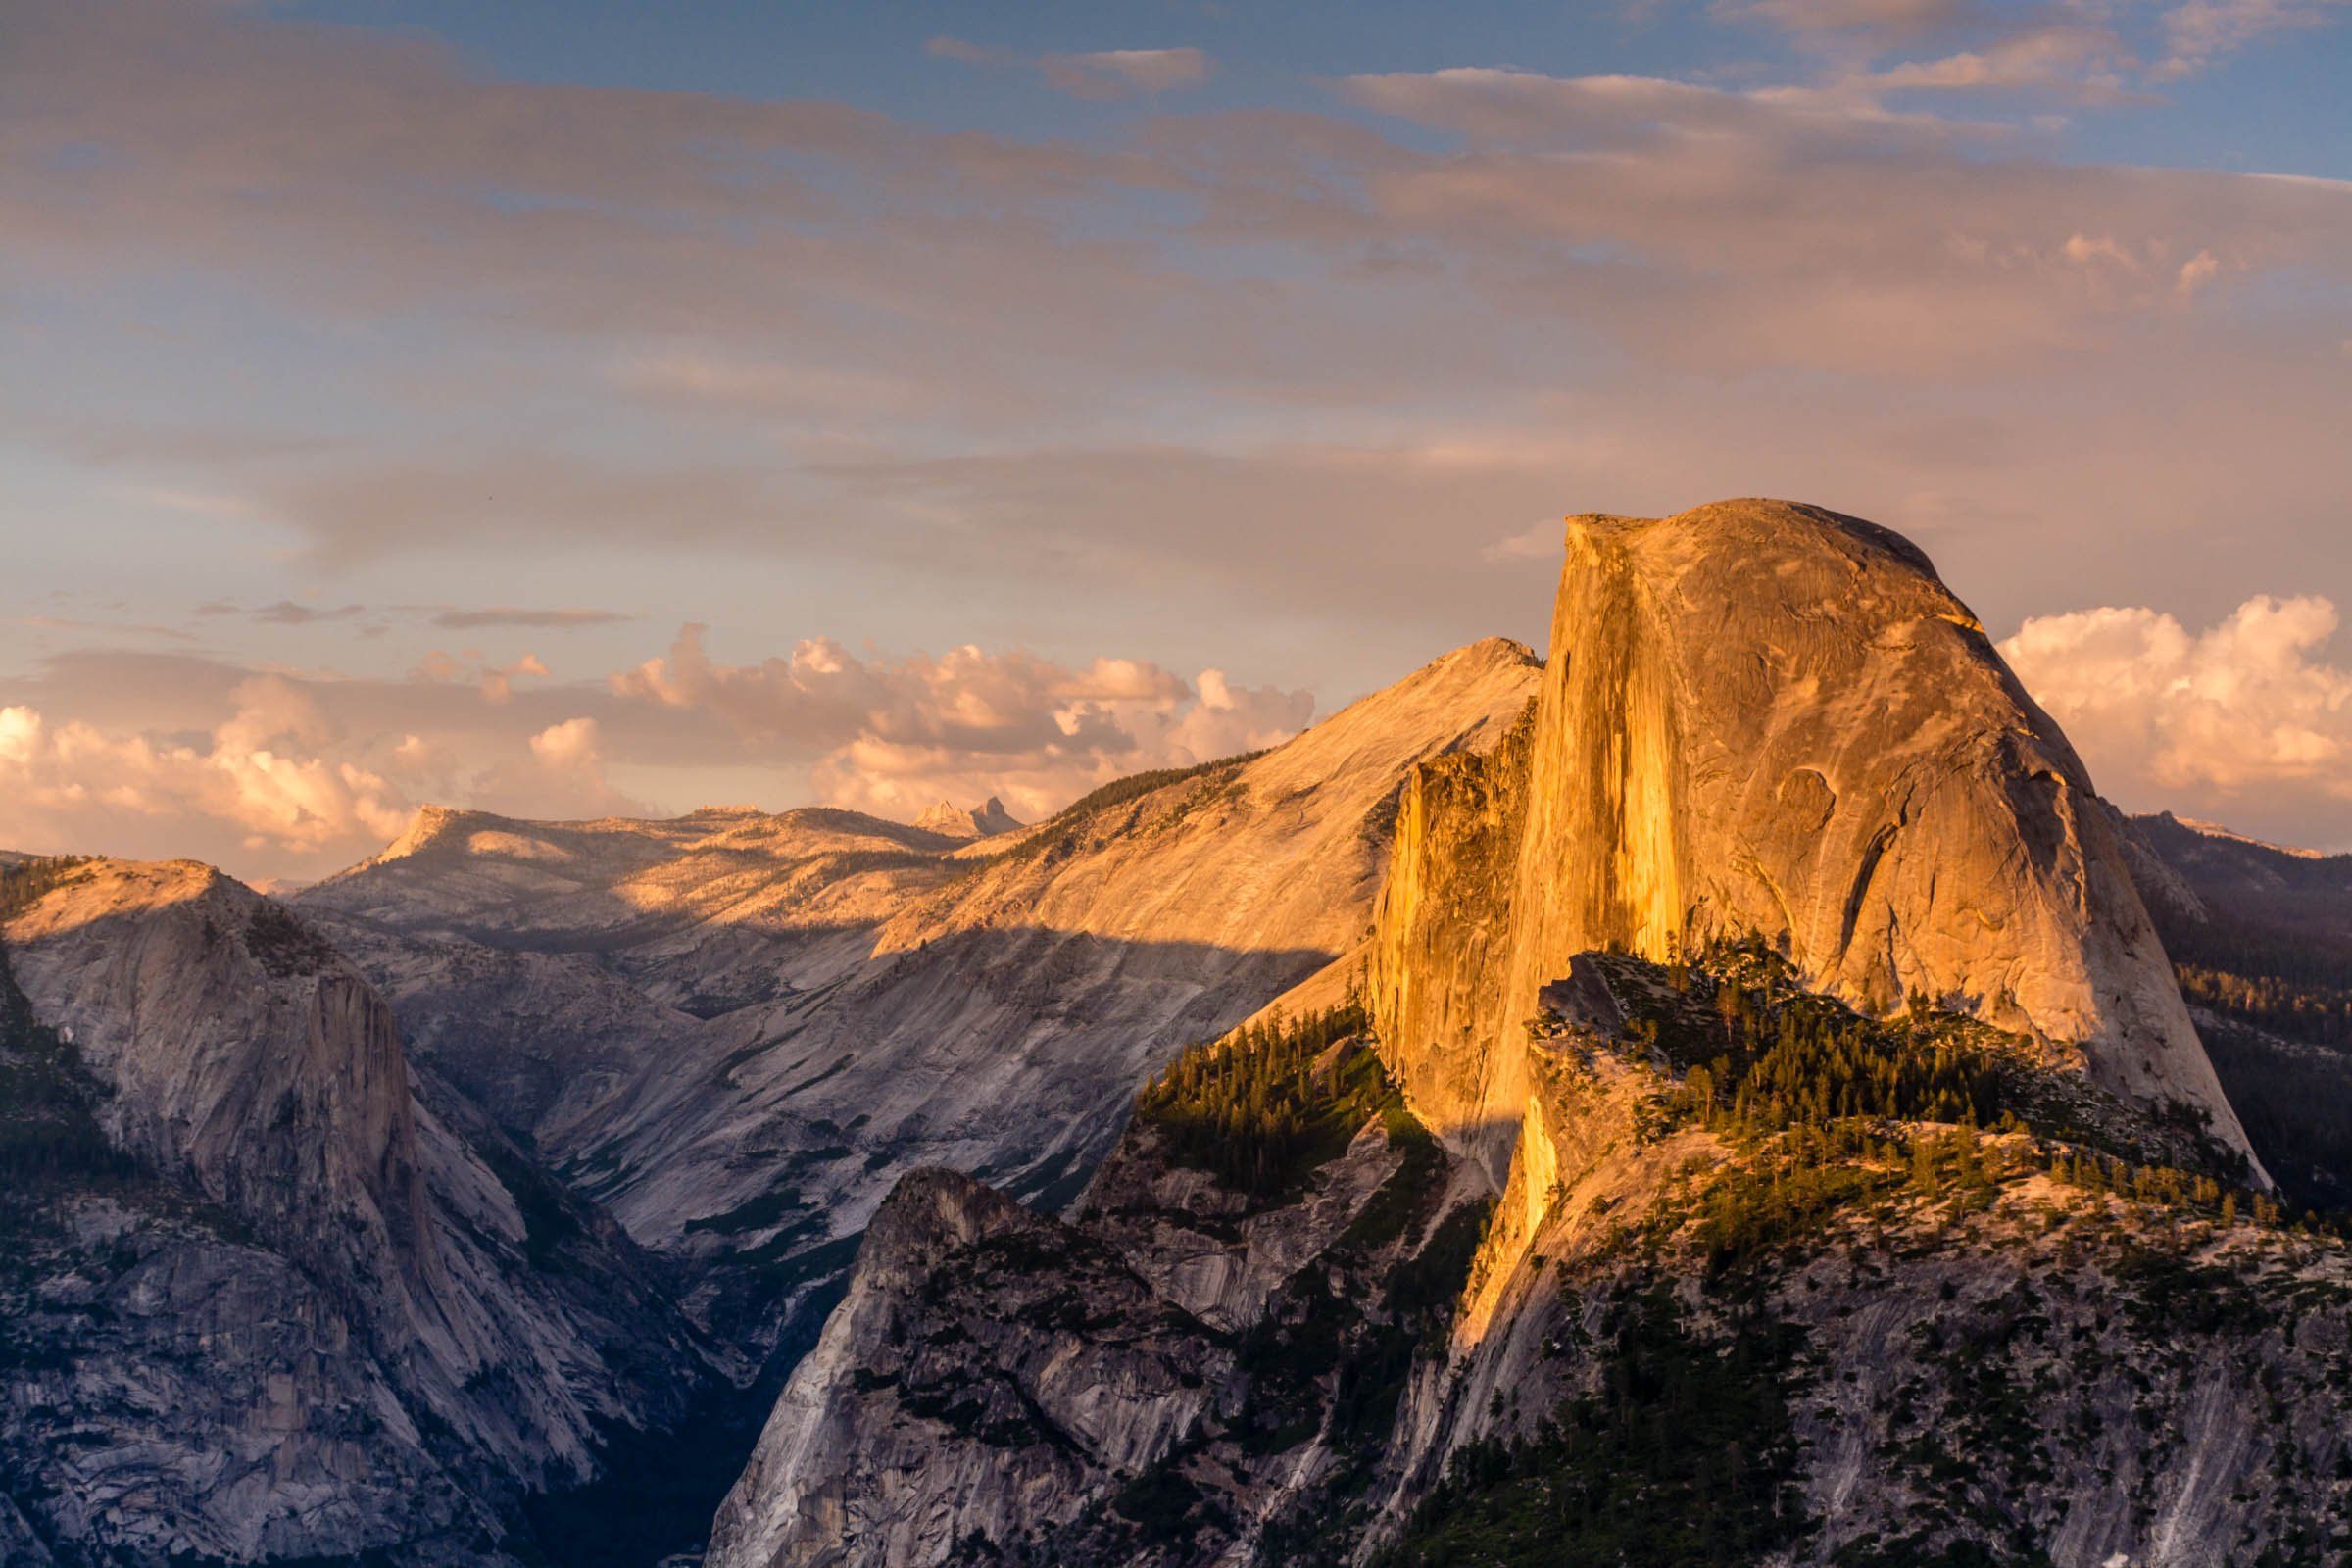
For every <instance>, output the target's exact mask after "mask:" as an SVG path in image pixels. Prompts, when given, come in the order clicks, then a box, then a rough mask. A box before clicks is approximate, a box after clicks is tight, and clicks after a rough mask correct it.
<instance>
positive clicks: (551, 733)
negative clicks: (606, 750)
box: [531, 718, 603, 768]
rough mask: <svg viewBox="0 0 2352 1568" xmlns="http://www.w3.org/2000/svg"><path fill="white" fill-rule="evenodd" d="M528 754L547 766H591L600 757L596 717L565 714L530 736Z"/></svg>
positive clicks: (595, 763)
mask: <svg viewBox="0 0 2352 1568" xmlns="http://www.w3.org/2000/svg"><path fill="white" fill-rule="evenodd" d="M531 755H532V756H533V757H536V758H537V759H539V760H540V761H542V762H545V763H546V764H547V765H548V766H550V767H579V768H592V767H595V766H596V765H597V764H598V762H599V761H601V760H603V759H602V755H601V754H600V753H599V752H598V750H597V736H596V720H595V719H593V718H567V719H565V720H564V722H563V723H561V724H550V725H548V726H547V728H545V729H543V730H541V731H540V732H539V733H538V734H536V735H534V736H532V737H531Z"/></svg>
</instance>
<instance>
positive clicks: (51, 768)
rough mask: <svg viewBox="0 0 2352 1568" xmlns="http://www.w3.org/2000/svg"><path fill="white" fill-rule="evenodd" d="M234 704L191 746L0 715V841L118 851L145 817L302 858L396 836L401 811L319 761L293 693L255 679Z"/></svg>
mask: <svg viewBox="0 0 2352 1568" xmlns="http://www.w3.org/2000/svg"><path fill="white" fill-rule="evenodd" d="M234 695H235V701H236V708H235V711H233V712H232V713H231V714H230V715H229V716H228V717H227V718H226V719H224V720H223V721H222V722H221V724H220V725H219V726H217V727H216V728H215V729H214V730H213V732H212V734H211V735H210V737H209V738H208V739H207V740H206V741H205V742H203V743H201V744H191V743H185V742H180V741H175V740H172V739H169V738H164V737H158V736H155V735H151V734H146V733H142V732H137V731H123V730H114V729H105V728H100V727H98V726H96V725H92V724H88V723H84V722H80V721H78V720H66V721H63V722H59V723H52V722H50V721H49V719H48V718H47V717H46V716H45V715H44V714H42V713H41V712H40V711H38V710H36V709H32V708H26V707H10V708H6V709H0V839H4V840H8V841H10V842H14V843H19V844H30V845H32V846H34V847H37V848H53V849H54V848H80V847H84V846H99V847H106V846H109V845H111V844H114V843H119V842H121V839H122V835H123V827H122V822H123V818H149V819H163V820H165V821H181V822H188V821H194V822H204V823H210V824H218V825H222V826H225V827H226V828H228V829H230V830H231V831H233V832H234V833H235V834H236V835H237V838H238V842H239V845H240V847H241V848H243V849H245V850H247V851H261V850H268V849H278V850H285V851H291V852H295V853H297V854H311V853H315V852H319V851H323V850H330V849H335V848H349V847H356V846H361V845H367V844H371V843H376V842H380V841H381V840H383V839H385V838H388V837H390V836H391V835H392V834H394V833H397V832H398V831H399V830H400V826H401V824H402V822H403V821H404V820H405V819H406V815H407V811H408V803H407V802H406V801H405V800H404V799H403V798H402V797H401V795H400V793H399V792H398V791H397V790H396V789H394V788H393V787H392V786H391V785H389V784H388V783H386V781H385V780H384V779H383V778H381V777H380V776H378V775H377V774H375V773H373V772H370V771H368V769H366V768H364V767H360V766H357V765H355V764H354V763H352V762H350V761H345V760H336V759H335V758H334V757H332V756H330V755H322V754H321V751H320V747H321V745H322V743H324V742H325V741H326V740H327V739H328V737H327V736H326V735H325V734H324V733H323V732H324V724H323V721H322V720H321V718H320V716H319V711H318V709H317V707H316V705H314V704H313V703H312V702H311V701H310V700H309V698H308V697H307V695H306V694H305V693H303V692H302V690H301V689H300V688H299V687H297V686H295V685H293V684H292V683H290V682H288V681H285V680H282V679H277V678H273V677H261V678H258V679H255V680H251V681H248V682H246V683H245V684H244V685H242V686H240V687H238V688H237V690H236V693H235V694H234ZM207 836H208V837H209V835H207ZM199 847H200V844H199V843H197V842H192V843H191V845H190V851H189V853H195V852H196V850H197V849H198V848H199Z"/></svg>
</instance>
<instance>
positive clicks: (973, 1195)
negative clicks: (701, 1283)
mask: <svg viewBox="0 0 2352 1568" xmlns="http://www.w3.org/2000/svg"><path fill="white" fill-rule="evenodd" d="M1106 1328H1107V1329H1111V1330H1113V1331H1114V1332H1104V1330H1105V1329H1106ZM1233 1366H1234V1358H1233V1352H1232V1351H1231V1349H1230V1348H1227V1347H1225V1346H1222V1345H1220V1344H1218V1343H1217V1342H1216V1341H1215V1340H1214V1339H1213V1338H1212V1337H1210V1336H1209V1335H1208V1334H1206V1333H1204V1332H1203V1330H1202V1328H1201V1325H1200V1324H1199V1323H1198V1322H1197V1321H1194V1320H1193V1319H1191V1318H1190V1317H1188V1316H1187V1315H1186V1314H1185V1313H1183V1312H1182V1311H1181V1310H1180V1309H1178V1308H1176V1307H1174V1306H1172V1305H1170V1304H1169V1303H1167V1302H1165V1301H1163V1300H1161V1299H1157V1298H1155V1297H1154V1296H1153V1295H1152V1292H1151V1290H1150V1289H1149V1288H1148V1287H1147V1286H1146V1285H1145V1284H1144V1282H1143V1281H1142V1280H1141V1279H1140V1278H1138V1277H1137V1276H1136V1274H1135V1273H1134V1272H1133V1271H1132V1270H1131V1269H1129V1268H1128V1267H1127V1266H1126V1264H1125V1263H1124V1262H1123V1261H1122V1260H1121V1259H1120V1258H1119V1256H1118V1254H1117V1253H1116V1252H1114V1251H1112V1250H1110V1249H1108V1248H1106V1247H1104V1246H1103V1245H1102V1244H1101V1243H1100V1242H1098V1241H1095V1240H1094V1239H1093V1238H1091V1237H1088V1236H1086V1235H1085V1234H1084V1233H1082V1232H1079V1231H1076V1230H1073V1229H1071V1228H1069V1227H1067V1226H1063V1225H1059V1224H1057V1223H1055V1222H1054V1221H1053V1220H1051V1219H1047V1218H1043V1217H1041V1216H1038V1215H1035V1214H1031V1213H1030V1212H1028V1211H1027V1210H1025V1209H1023V1208H1021V1207H1020V1206H1019V1205H1018V1204H1015V1203H1013V1202H1011V1201H1008V1200H1006V1199H1005V1198H1003V1197H1001V1196H999V1195H998V1194H996V1193H994V1192H991V1191H990V1190H989V1189H987V1188H985V1187H982V1186H980V1185H979V1184H978V1183H976V1182H973V1181H972V1180H971V1179H970V1178H968V1177H964V1176H959V1175H957V1174H956V1173H955V1172H952V1171H943V1170H922V1171H916V1172H914V1173H912V1174H910V1175H908V1176H907V1177H906V1178H905V1179H904V1180H903V1181H901V1182H900V1183H899V1185H898V1187H897V1189H896V1190H895V1191H894V1192H893V1193H892V1195H891V1199H890V1201H888V1202H887V1203H885V1204H884V1205H883V1206H882V1208H881V1209H880V1210H879V1211H878V1212H877V1213H876V1214H875V1216H874V1221H873V1224H872V1225H871V1226H870V1227H868V1229H867V1232H866V1236H865V1242H864V1246H863V1247H862V1249H861V1250H860V1251H859V1255H858V1270H857V1273H856V1275H855V1277H854V1278H853V1280H852V1283H851V1287H850V1293H849V1296H848V1298H847V1299H845V1300H844V1301H843V1302H842V1304H841V1306H840V1307H839V1308H838V1309H837V1310H836V1311H835V1312H834V1314H833V1316H832V1318H831V1319H830V1320H829V1321H828V1322H827V1324H826V1326H825V1333H824V1337H823V1338H822V1339H821V1340H820V1341H819V1342H818V1343H817V1347H816V1349H815V1350H814V1351H813V1352H812V1353H811V1354H810V1355H809V1358H808V1359H807V1360H806V1361H804V1362H803V1363H802V1365H801V1367H800V1368H799V1369H798V1371H796V1373H795V1374H794V1377H793V1379H792V1382H791V1383H790V1384H789V1385H788V1386H787V1387H786V1390H785V1393H784V1397H783V1398H782V1400H781V1401H780V1402H779V1404H778V1405H777V1409H776V1414H775V1416H774V1418H773V1419H771V1420H770V1422H769V1423H768V1428H767V1431H766V1433H765V1435H763V1436H762V1438H761V1439H760V1446H759V1448H758V1449H757V1450H756V1451H755V1452H754V1454H753V1456H752V1462H751V1464H750V1466H749V1467H748V1468H747V1469H746V1470H745V1472H744V1475H743V1479H742V1480H741V1481H740V1482H738V1483H737V1485H736V1488H735V1490H734V1492H733V1493H731V1494H730V1495H729V1496H728V1498H727V1501H726V1503H725V1504H724V1505H723V1506H722V1507H721V1508H720V1510H719V1514H718V1519H717V1521H716V1523H715V1524H714V1526H713V1527H712V1531H711V1552H710V1556H709V1558H708V1559H707V1561H709V1562H710V1563H711V1564H715V1565H720V1568H724V1565H729V1564H745V1565H748V1564H759V1565H761V1568H767V1565H770V1564H785V1563H792V1564H802V1563H809V1564H814V1563H831V1562H848V1561H858V1562H902V1563H916V1562H938V1561H942V1560H944V1557H945V1555H946V1553H947V1552H948V1551H955V1550H961V1551H965V1552H974V1551H979V1550H982V1549H996V1550H1002V1549H1005V1547H1011V1546H1016V1545H1017V1544H1020V1543H1023V1542H1024V1541H1028V1540H1034V1539H1037V1538H1038V1537H1040V1536H1043V1535H1047V1534H1050V1533H1051V1532H1052V1531H1053V1530H1054V1528H1055V1527H1056V1526H1059V1525H1064V1524H1067V1523H1068V1522H1069V1521H1070V1520H1071V1519H1073V1518H1074V1517H1075V1516H1076V1514H1077V1512H1078V1511H1079V1510H1080V1509H1081V1508H1082V1507H1083V1506H1084V1505H1085V1504H1086V1503H1087V1502H1088V1501H1090V1500H1095V1499H1098V1498H1100V1497H1101V1496H1102V1495H1103V1493H1104V1491H1105V1490H1106V1488H1107V1487H1108V1486H1110V1485H1111V1484H1112V1483H1113V1482H1114V1481H1115V1480H1116V1479H1117V1478H1119V1477H1122V1476H1132V1475H1134V1474H1135V1473H1137V1472H1138V1471H1139V1470H1140V1469H1141V1468H1142V1467H1143V1466H1144V1465H1145V1464H1147V1463H1148V1462H1150V1461H1151V1460H1152V1459H1156V1458H1157V1457H1159V1456H1160V1455H1161V1454H1163V1453H1165V1452H1166V1451H1167V1450H1168V1449H1170V1448H1171V1447H1173V1446H1176V1444H1177V1443H1179V1442H1180V1441H1182V1440H1183V1439H1184V1438H1185V1437H1186V1436H1187V1435H1188V1434H1189V1433H1191V1432H1193V1431H1194V1430H1196V1429H1197V1428H1198V1426H1199V1425H1200V1423H1201V1421H1202V1419H1203V1418H1204V1417H1205V1416H1206V1415H1207V1414H1208V1412H1209V1411H1210V1410H1211V1409H1212V1408H1214V1407H1215V1406H1217V1405H1218V1404H1220V1403H1222V1402H1225V1401H1226V1400H1227V1399H1228V1398H1229V1397H1230V1393H1231V1389H1230V1385H1231V1382H1232V1378H1233ZM982 1543H987V1544H988V1546H987V1547H985V1548H984V1547H983V1546H982Z"/></svg>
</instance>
